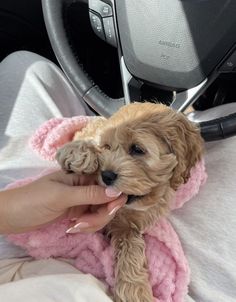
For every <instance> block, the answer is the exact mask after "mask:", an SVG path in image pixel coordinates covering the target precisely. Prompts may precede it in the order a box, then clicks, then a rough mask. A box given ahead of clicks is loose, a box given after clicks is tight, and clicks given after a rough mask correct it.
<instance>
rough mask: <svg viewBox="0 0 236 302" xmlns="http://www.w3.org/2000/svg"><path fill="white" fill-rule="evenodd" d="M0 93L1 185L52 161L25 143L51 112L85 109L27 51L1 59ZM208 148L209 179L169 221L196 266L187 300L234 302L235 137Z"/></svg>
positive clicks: (48, 66)
mask: <svg viewBox="0 0 236 302" xmlns="http://www.w3.org/2000/svg"><path fill="white" fill-rule="evenodd" d="M16 66H17V67H16ZM0 93H1V99H0V114H2V115H1V117H0V148H1V149H0V162H1V166H0V188H1V187H2V188H3V187H4V186H5V185H6V184H7V183H9V182H12V181H14V180H15V179H19V178H23V177H27V176H32V174H38V173H39V171H40V170H42V169H44V168H46V167H47V166H48V163H47V162H45V161H42V160H40V159H38V158H37V156H36V155H34V154H33V152H31V151H30V150H29V148H28V147H27V141H28V138H29V136H30V135H31V134H32V133H33V132H34V130H35V129H36V128H37V127H38V126H39V125H41V124H42V123H43V122H44V121H45V120H47V119H49V118H52V117H60V116H73V115H80V114H85V110H84V109H83V107H82V105H81V102H80V100H79V99H78V97H77V95H76V94H75V92H74V90H73V89H72V88H71V86H70V84H68V81H67V80H66V78H65V77H64V76H63V74H62V73H61V71H59V69H58V68H57V67H56V66H55V65H54V64H52V63H50V62H49V61H46V60H45V59H43V58H41V57H39V56H37V55H34V54H29V53H25V52H21V53H16V54H13V55H12V56H11V57H10V58H8V59H6V60H5V61H4V62H2V63H1V65H0ZM206 150H207V151H206V156H205V157H206V167H207V172H208V175H209V177H208V181H207V184H206V185H205V187H204V188H202V190H201V192H200V193H199V194H198V196H197V197H196V198H194V199H193V200H191V201H189V202H188V203H187V204H186V205H185V206H184V207H183V208H182V209H179V210H177V211H175V212H174V213H172V214H171V216H170V220H171V222H172V224H173V225H174V227H175V229H176V230H177V232H178V234H179V236H180V239H181V242H182V244H183V248H184V250H185V252H186V255H187V258H188V260H189V263H190V267H191V271H192V276H191V283H190V291H189V296H188V297H187V298H186V299H187V300H186V301H188V302H190V301H191V302H192V301H194V302H208V301H217V302H226V301H227V302H231V301H235V297H236V287H235V284H236V261H235V256H236V232H235V231H234V229H233V227H234V223H233V222H234V221H235V218H234V217H236V207H235V205H234V200H235V197H236V189H235V185H234V180H235V179H236V169H235V164H234V163H235V161H236V137H233V138H231V139H227V140H224V141H218V142H215V143H208V144H207V145H206ZM234 196H235V197H234ZM0 254H1V240H0ZM3 254H4V253H3ZM5 254H6V251H5ZM12 256H13V257H16V255H14V254H12ZM0 258H1V255H0ZM0 266H1V262H0ZM0 269H1V268H0ZM0 272H1V270H0ZM104 301H105V300H104Z"/></svg>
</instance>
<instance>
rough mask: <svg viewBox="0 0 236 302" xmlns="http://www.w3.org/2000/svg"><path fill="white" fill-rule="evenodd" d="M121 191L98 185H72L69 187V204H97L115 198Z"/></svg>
mask: <svg viewBox="0 0 236 302" xmlns="http://www.w3.org/2000/svg"><path fill="white" fill-rule="evenodd" d="M120 195H121V192H119V191H116V190H113V191H111V190H110V189H109V190H108V189H107V188H104V187H101V186H98V185H90V186H74V187H70V196H69V198H68V199H69V200H68V201H69V202H70V206H77V205H97V204H104V203H108V202H110V201H112V200H115V199H117V198H118V197H119V196H120Z"/></svg>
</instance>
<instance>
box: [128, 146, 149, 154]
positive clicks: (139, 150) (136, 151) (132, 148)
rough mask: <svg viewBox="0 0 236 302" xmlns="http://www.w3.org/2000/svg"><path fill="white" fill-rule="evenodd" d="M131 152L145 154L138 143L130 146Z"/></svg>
mask: <svg viewBox="0 0 236 302" xmlns="http://www.w3.org/2000/svg"><path fill="white" fill-rule="evenodd" d="M129 154H130V155H144V154H145V151H144V150H143V149H142V148H141V147H139V146H138V145H136V144H133V145H131V146H130V148H129Z"/></svg>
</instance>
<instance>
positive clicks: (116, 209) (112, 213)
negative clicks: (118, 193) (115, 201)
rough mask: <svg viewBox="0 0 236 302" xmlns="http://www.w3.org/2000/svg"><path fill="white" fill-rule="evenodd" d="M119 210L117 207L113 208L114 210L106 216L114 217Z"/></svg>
mask: <svg viewBox="0 0 236 302" xmlns="http://www.w3.org/2000/svg"><path fill="white" fill-rule="evenodd" d="M119 209H120V207H119V206H117V207H115V208H114V209H112V210H111V212H110V213H109V214H108V215H109V216H111V215H114V214H115V213H116V212H117V211H118V210H119Z"/></svg>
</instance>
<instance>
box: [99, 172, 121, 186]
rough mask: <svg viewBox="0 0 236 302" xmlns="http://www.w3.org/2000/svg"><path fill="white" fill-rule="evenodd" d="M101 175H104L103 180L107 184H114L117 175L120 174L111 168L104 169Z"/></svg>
mask: <svg viewBox="0 0 236 302" xmlns="http://www.w3.org/2000/svg"><path fill="white" fill-rule="evenodd" d="M101 175H102V180H103V182H104V183H105V184H106V185H107V186H110V185H112V184H113V183H114V182H115V180H116V179H117V176H118V175H117V174H116V173H115V172H113V171H109V170H106V171H102V173H101Z"/></svg>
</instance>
